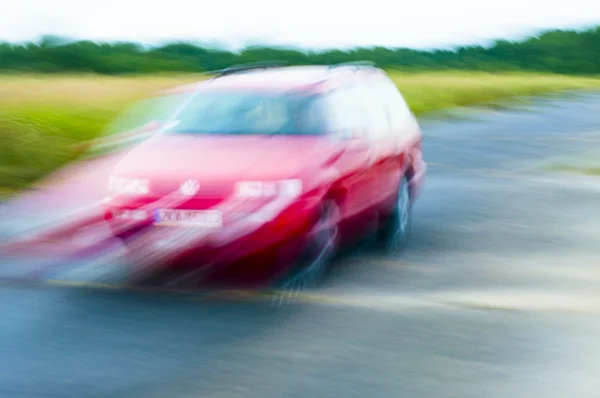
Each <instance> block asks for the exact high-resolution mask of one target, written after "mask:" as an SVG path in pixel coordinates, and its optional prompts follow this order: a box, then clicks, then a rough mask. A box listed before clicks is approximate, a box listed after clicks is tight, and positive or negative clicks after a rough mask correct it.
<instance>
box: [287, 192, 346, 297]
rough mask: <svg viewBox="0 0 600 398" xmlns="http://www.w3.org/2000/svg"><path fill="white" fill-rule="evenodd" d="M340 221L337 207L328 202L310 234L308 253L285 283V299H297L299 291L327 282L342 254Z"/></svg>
mask: <svg viewBox="0 0 600 398" xmlns="http://www.w3.org/2000/svg"><path fill="white" fill-rule="evenodd" d="M339 220H340V211H339V207H338V205H337V203H336V202H335V201H333V200H326V201H325V202H324V203H323V205H322V207H321V213H320V215H319V219H318V220H317V222H316V223H315V225H314V226H313V228H312V230H311V231H310V233H309V240H308V244H307V247H306V250H305V251H304V253H302V255H301V256H300V259H299V261H298V263H297V265H296V266H295V267H294V269H293V270H292V272H291V273H290V274H288V276H287V277H286V278H285V279H284V281H283V282H282V283H281V289H282V290H283V292H282V294H283V295H293V294H294V293H295V292H298V291H302V290H306V289H311V288H315V287H317V286H319V285H320V284H321V283H322V282H323V280H324V279H325V277H326V276H327V273H328V271H329V265H330V263H331V261H332V259H333V258H334V257H335V255H336V253H337V251H338V246H339V241H340V231H339Z"/></svg>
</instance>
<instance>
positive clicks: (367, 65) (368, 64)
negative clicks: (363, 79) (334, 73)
mask: <svg viewBox="0 0 600 398" xmlns="http://www.w3.org/2000/svg"><path fill="white" fill-rule="evenodd" d="M352 66H354V68H355V69H357V70H358V69H361V68H377V64H376V63H375V62H373V61H354V62H342V63H340V64H334V65H329V69H333V68H342V67H352Z"/></svg>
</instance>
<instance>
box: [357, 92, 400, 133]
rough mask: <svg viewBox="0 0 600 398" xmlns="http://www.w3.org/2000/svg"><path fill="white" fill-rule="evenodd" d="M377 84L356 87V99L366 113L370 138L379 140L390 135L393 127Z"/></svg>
mask: <svg viewBox="0 0 600 398" xmlns="http://www.w3.org/2000/svg"><path fill="white" fill-rule="evenodd" d="M376 84H377V83H376V82H375V81H370V82H366V83H361V84H358V85H356V86H355V94H356V95H355V97H356V99H357V101H358V103H359V104H360V107H361V108H362V109H364V111H365V112H364V116H365V117H366V120H367V130H368V134H369V137H370V138H372V139H375V140H378V139H381V138H384V137H386V136H387V135H388V134H389V131H390V128H391V126H390V120H389V116H388V112H387V110H386V108H385V107H384V103H385V100H384V99H383V98H381V96H380V95H379V93H378V90H377V89H376Z"/></svg>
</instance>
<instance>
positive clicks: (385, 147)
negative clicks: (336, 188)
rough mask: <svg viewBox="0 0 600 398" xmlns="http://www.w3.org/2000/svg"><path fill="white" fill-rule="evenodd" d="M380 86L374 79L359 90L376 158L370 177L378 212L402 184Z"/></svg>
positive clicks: (377, 79)
mask: <svg viewBox="0 0 600 398" xmlns="http://www.w3.org/2000/svg"><path fill="white" fill-rule="evenodd" d="M379 82H380V80H379V77H378V76H377V77H371V78H369V79H368V80H365V81H363V82H362V83H361V84H360V85H359V86H358V89H359V90H360V91H359V92H360V101H361V107H362V108H363V109H364V110H365V111H366V112H365V113H366V115H365V116H366V117H367V118H368V129H367V131H368V137H369V141H370V145H371V151H372V154H373V160H372V164H371V170H370V172H369V173H368V176H369V178H370V179H371V185H372V187H373V188H372V190H371V203H370V205H371V206H372V207H375V208H377V209H379V206H380V205H381V204H382V203H385V202H386V200H387V199H389V198H390V197H391V195H392V194H394V193H395V192H396V190H397V186H398V181H399V178H398V174H399V167H398V158H397V155H398V153H397V150H396V149H397V148H396V146H395V145H394V142H393V139H392V134H391V121H390V118H389V114H388V112H387V109H386V108H385V106H384V100H383V99H382V98H381V96H380V93H379V92H378V90H377V84H378V83H379Z"/></svg>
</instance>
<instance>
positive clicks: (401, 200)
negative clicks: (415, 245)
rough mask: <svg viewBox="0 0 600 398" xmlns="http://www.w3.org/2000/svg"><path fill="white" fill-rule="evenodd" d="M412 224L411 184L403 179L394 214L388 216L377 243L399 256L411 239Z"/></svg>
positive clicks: (378, 235) (378, 234) (381, 227)
mask: <svg viewBox="0 0 600 398" xmlns="http://www.w3.org/2000/svg"><path fill="white" fill-rule="evenodd" d="M411 224H412V202H411V198H410V190H409V183H408V180H407V178H406V177H403V178H402V180H401V181H400V186H399V187H398V193H397V195H396V201H395V203H394V209H393V211H392V213H391V214H390V215H389V216H387V217H386V218H385V219H384V220H383V223H382V225H381V226H380V228H379V230H378V231H377V242H378V244H379V246H380V247H382V248H383V249H384V250H385V251H386V252H388V253H390V254H397V253H399V252H401V251H402V250H403V249H404V247H405V246H406V244H407V243H408V239H409V237H410V230H411Z"/></svg>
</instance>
